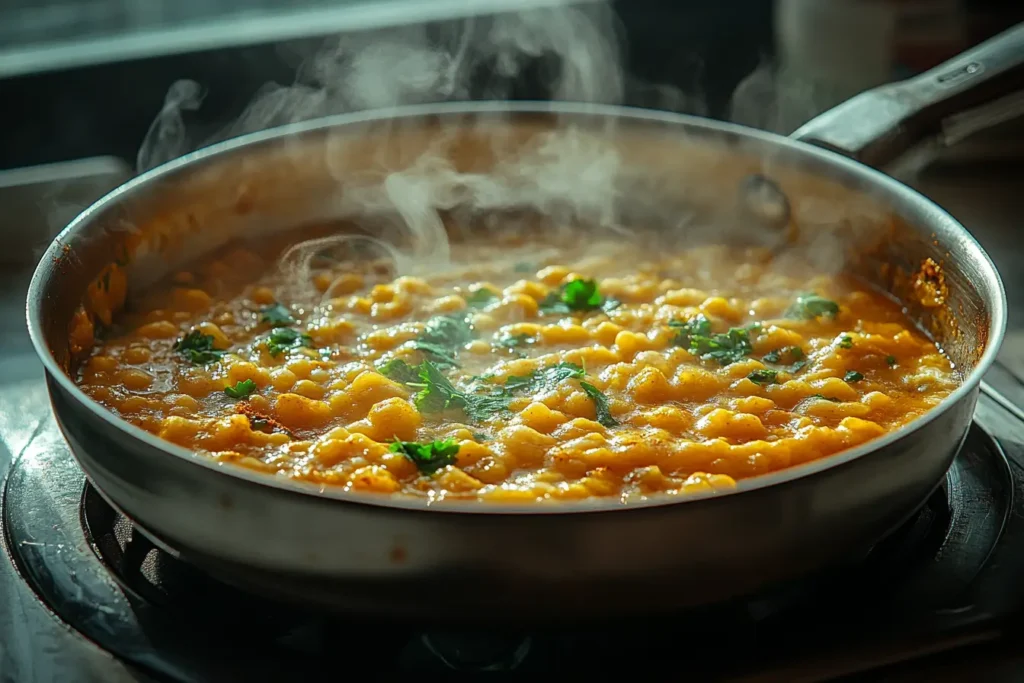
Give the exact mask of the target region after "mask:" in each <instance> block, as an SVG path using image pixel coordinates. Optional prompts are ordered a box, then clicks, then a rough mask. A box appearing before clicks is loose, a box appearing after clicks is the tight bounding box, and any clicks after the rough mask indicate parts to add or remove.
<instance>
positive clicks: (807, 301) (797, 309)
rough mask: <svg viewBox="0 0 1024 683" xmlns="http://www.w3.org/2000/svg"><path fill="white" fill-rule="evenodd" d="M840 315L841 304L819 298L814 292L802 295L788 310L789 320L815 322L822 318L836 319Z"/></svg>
mask: <svg viewBox="0 0 1024 683" xmlns="http://www.w3.org/2000/svg"><path fill="white" fill-rule="evenodd" d="M838 313H839V304H837V303H836V302H835V301H831V300H829V299H826V298H825V297H821V296H818V295H817V294H814V293H813V292H808V293H805V294H800V295H798V296H797V298H796V301H795V302H793V305H792V306H790V307H789V308H788V309H786V313H785V316H786V317H787V318H803V319H804V320H813V319H814V318H818V317H821V316H827V317H829V318H834V317H836V315H837V314H838Z"/></svg>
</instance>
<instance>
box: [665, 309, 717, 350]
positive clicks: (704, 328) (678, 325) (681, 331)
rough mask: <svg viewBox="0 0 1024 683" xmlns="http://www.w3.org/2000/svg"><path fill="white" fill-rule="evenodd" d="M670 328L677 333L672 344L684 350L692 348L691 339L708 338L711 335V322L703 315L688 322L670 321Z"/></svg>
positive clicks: (700, 314) (699, 314) (698, 315)
mask: <svg viewBox="0 0 1024 683" xmlns="http://www.w3.org/2000/svg"><path fill="white" fill-rule="evenodd" d="M668 326H669V327H670V328H672V329H673V330H675V331H676V336H675V337H674V338H673V339H672V343H673V344H675V345H676V346H682V347H683V348H684V349H688V348H690V339H691V338H693V337H707V336H708V335H710V334H711V321H710V320H708V319H707V318H705V317H704V314H703V313H698V314H697V315H696V316H694V317H693V318H691V319H689V320H687V321H686V322H683V321H681V320H670V321H669V323H668Z"/></svg>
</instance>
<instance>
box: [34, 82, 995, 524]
mask: <svg viewBox="0 0 1024 683" xmlns="http://www.w3.org/2000/svg"><path fill="white" fill-rule="evenodd" d="M503 113H504V114H512V115H515V114H520V115H525V114H556V115H559V114H565V115H575V116H596V117H604V118H618V119H629V120H633V121H636V122H645V121H646V122H655V123H665V124H676V125H682V126H683V127H684V128H687V129H689V132H693V131H694V130H696V131H704V132H712V133H718V134H722V133H724V134H726V135H728V136H731V137H733V138H737V139H739V140H749V141H754V142H756V143H758V144H766V145H770V146H775V147H779V148H782V149H784V150H788V151H791V152H795V153H796V154H797V155H799V156H802V157H804V158H806V157H810V158H812V159H815V160H817V161H819V162H821V163H823V164H826V165H829V166H832V167H834V168H836V169H837V170H838V171H841V172H843V173H844V174H846V175H847V176H848V177H853V178H857V179H859V180H861V181H864V182H866V183H867V184H869V185H870V186H871V187H872V188H874V189H875V190H878V191H881V192H882V194H884V195H885V198H886V199H889V200H892V201H891V202H890V204H892V205H893V208H902V209H904V210H906V211H907V212H908V213H913V214H919V215H928V216H929V218H930V220H932V221H937V222H940V223H944V224H945V227H946V228H948V229H949V231H950V232H951V233H953V234H957V233H959V235H960V237H961V238H962V239H963V242H964V243H965V246H967V248H968V249H969V250H970V251H972V252H973V254H971V255H972V257H973V258H974V261H975V265H976V266H977V267H978V268H979V269H980V270H981V271H983V273H984V275H985V279H986V280H987V283H988V284H989V285H992V286H993V287H994V289H995V291H994V292H993V294H995V296H993V301H992V304H993V308H992V311H991V314H990V321H989V333H988V337H987V340H986V347H985V350H984V351H983V352H982V355H981V357H980V358H979V360H978V362H977V363H976V364H975V366H974V368H973V369H972V370H971V372H970V373H968V374H967V376H966V377H964V379H963V381H962V382H961V384H960V386H958V387H957V388H956V389H955V390H954V391H953V392H952V393H950V395H949V396H947V397H946V398H945V399H943V400H942V401H941V402H940V403H939V404H938V405H936V406H933V407H932V408H931V409H929V410H928V411H926V412H925V413H923V414H922V415H920V416H918V417H917V418H915V419H914V420H912V421H911V422H908V423H907V424H905V425H903V426H901V427H900V428H898V429H895V430H893V431H891V432H888V433H887V434H884V435H883V436H881V437H878V438H876V439H873V440H871V441H868V442H866V443H864V444H861V445H860V446H857V447H855V448H851V449H848V450H844V451H840V452H838V453H835V454H832V455H829V456H826V457H824V458H819V459H816V460H813V461H811V462H807V463H803V464H801V465H796V466H794V467H788V468H785V469H782V470H778V471H776V472H771V473H768V474H763V475H759V476H755V477H749V478H746V479H739V480H737V481H736V486H735V487H734V488H732V489H729V490H724V491H715V492H709V493H700V494H690V495H685V496H679V497H669V496H659V497H656V498H651V499H648V500H645V501H637V502H630V503H622V502H619V501H618V499H616V500H615V501H608V500H604V499H586V500H582V501H571V502H534V503H522V504H507V503H490V502H484V501H475V500H442V501H429V500H428V501H424V500H420V499H417V498H405V497H394V496H386V495H381V494H374V493H361V492H357V491H344V490H341V489H340V488H336V487H330V486H325V485H317V484H312V483H309V482H304V481H295V480H292V479H286V478H284V477H275V476H274V475H271V474H265V473H260V472H256V471H254V470H249V469H246V468H244V467H241V466H233V465H225V464H224V463H219V462H217V461H215V460H213V459H211V458H209V457H208V456H205V455H201V454H199V453H197V452H195V451H192V450H189V449H187V448H183V447H181V446H178V445H176V444H173V443H171V442H169V441H165V440H163V439H161V438H160V437H158V436H156V435H155V434H151V433H149V432H147V431H145V430H143V429H141V428H140V427H137V426H135V425H133V424H131V423H129V422H128V421H126V420H124V419H122V418H121V417H119V416H117V415H115V414H114V413H113V412H112V411H110V410H108V409H107V408H106V407H104V406H102V405H101V404H99V403H98V402H96V401H94V400H93V399H92V398H90V397H89V396H88V395H87V394H86V393H85V392H84V391H82V390H81V388H80V387H79V386H78V385H77V384H75V382H74V381H73V380H72V378H71V377H70V376H69V375H68V374H67V373H65V372H64V371H63V369H62V368H61V366H60V364H59V363H58V362H57V359H56V358H55V357H54V355H53V353H52V351H51V349H50V348H49V346H48V345H47V344H46V340H45V338H44V334H43V329H42V320H41V318H42V316H41V314H40V313H41V309H42V296H43V294H44V291H45V288H46V284H47V282H48V281H49V279H50V274H51V272H52V270H53V268H52V265H53V264H54V263H55V262H56V259H57V258H58V257H60V256H61V252H62V250H63V248H64V242H65V241H66V240H67V238H68V237H69V236H70V235H73V234H74V233H76V232H78V231H80V230H82V229H83V228H85V227H87V226H88V225H89V224H90V223H91V221H92V219H93V217H95V216H97V215H98V214H100V213H101V212H102V211H103V210H104V209H105V208H106V207H108V206H109V205H111V204H113V203H115V202H117V201H120V200H121V199H122V198H123V197H125V196H128V195H130V194H132V193H135V192H140V191H142V190H144V189H145V188H146V186H147V185H148V184H149V182H150V181H151V180H152V179H155V178H158V177H160V176H162V175H164V174H167V173H171V172H181V171H183V170H185V169H188V168H190V167H194V166H198V165H201V164H203V163H206V162H208V161H210V160H212V159H216V158H218V157H222V156H227V155H230V154H233V153H236V152H237V151H238V150H240V149H242V148H246V147H249V146H251V145H257V144H270V143H273V142H274V141H276V140H279V139H283V138H286V137H288V136H291V135H297V134H302V133H306V134H309V133H314V132H317V131H326V130H328V129H332V128H339V127H343V126H347V125H352V124H357V123H366V122H371V121H381V120H396V119H408V118H426V117H431V116H453V115H459V114H503ZM780 151H781V150H780ZM140 188H141V189H140ZM897 200H898V201H897ZM26 318H27V322H28V331H29V336H30V338H31V340H32V346H33V348H34V349H35V352H36V355H37V356H38V357H39V359H40V360H41V361H42V363H43V366H44V369H45V371H46V373H47V374H48V375H49V376H50V378H51V380H52V381H54V382H56V383H57V385H58V386H59V388H60V389H61V390H62V391H64V392H66V393H67V394H69V396H70V398H72V399H74V400H75V402H76V403H78V404H80V405H82V406H84V407H85V408H87V409H88V411H89V412H90V413H91V414H92V415H93V416H94V417H96V418H98V419H100V420H101V421H103V422H105V423H106V424H107V426H109V427H112V428H114V429H116V430H117V431H119V432H121V433H123V434H126V435H128V436H130V437H131V438H133V439H136V440H138V441H141V442H142V443H143V444H145V445H146V446H149V447H151V448H153V449H155V450H157V451H160V452H161V454H162V455H167V456H173V457H175V458H178V459H180V460H182V461H184V462H188V463H191V464H193V465H196V466H199V467H202V468H204V469H207V470H210V471H211V472H217V473H220V475H222V476H228V477H232V478H235V479H239V480H242V481H244V482H246V483H248V484H254V485H257V486H264V487H268V488H270V489H274V490H275V491H276V492H277V493H279V494H282V495H289V494H291V495H299V496H303V497H311V498H314V499H316V501H317V502H321V503H329V504H355V505H370V506H373V507H377V508H387V509H390V510H393V511H395V512H400V511H401V512H419V513H441V512H443V513H453V514H463V515H488V516H489V515H518V516H522V515H543V516H546V515H566V514H585V513H590V514H593V513H609V512H618V513H624V512H627V511H640V510H649V509H651V508H661V507H665V506H669V505H683V504H693V503H698V502H701V501H706V500H722V499H727V498H729V497H731V496H735V495H741V494H744V493H753V492H756V491H759V490H762V489H766V488H769V487H772V486H779V485H784V484H787V483H789V482H793V481H795V480H798V479H803V478H806V477H811V476H814V475H816V474H819V473H821V472H824V471H826V470H831V469H833V468H838V467H842V466H843V465H846V464H847V463H850V462H852V461H854V460H858V459H860V458H861V457H865V456H867V455H869V454H871V453H873V452H875V451H878V450H880V449H882V448H885V447H886V446H888V445H889V444H892V443H894V442H896V441H899V440H900V439H902V438H904V437H905V436H906V435H908V434H910V433H913V432H915V431H918V430H919V429H921V428H923V427H924V426H926V425H927V424H929V423H931V422H932V421H934V420H937V419H938V418H940V417H941V416H942V415H943V414H944V413H946V412H947V411H948V410H949V409H950V408H952V406H953V405H955V404H957V403H959V402H960V401H961V400H962V399H964V398H965V397H967V396H968V395H969V394H970V393H971V392H972V391H975V390H976V389H977V388H978V386H979V385H980V383H981V380H982V377H983V375H984V374H985V373H986V372H987V371H988V369H989V368H990V367H991V365H992V363H993V362H994V361H995V359H996V354H997V352H998V350H999V346H1000V344H1001V342H1002V340H1003V336H1004V334H1005V329H1006V322H1007V302H1006V291H1005V288H1004V286H1003V282H1002V279H1001V277H1000V276H999V271H998V270H997V269H996V267H995V264H994V262H993V261H992V259H991V257H990V256H989V255H988V253H987V252H986V251H985V250H984V249H983V248H982V247H981V245H980V244H979V243H978V241H977V240H976V239H975V237H974V235H972V234H971V233H970V232H969V231H968V230H967V229H966V228H965V227H964V226H963V225H962V224H961V223H960V222H959V221H957V220H956V219H955V218H953V216H951V215H950V214H949V213H948V212H947V211H945V210H944V209H942V208H941V207H939V206H938V205H937V204H935V203H934V202H932V201H931V200H929V199H927V198H926V197H924V196H923V195H921V194H920V193H919V192H917V191H916V190H914V189H913V188H910V187H908V186H907V185H905V184H903V183H901V182H900V181H898V180H896V179H895V178H892V177H890V176H888V175H885V174H884V173H882V172H880V171H877V170H875V169H873V168H870V167H868V166H865V165H863V164H861V163H859V162H856V161H854V160H852V159H849V158H847V157H844V156H842V155H840V154H837V153H835V152H832V151H829V150H826V149H823V148H820V147H815V146H813V145H811V144H808V143H805V142H802V141H799V140H795V139H792V138H787V137H783V136H781V135H777V134H774V133H769V132H766V131H760V130H756V129H753V128H748V127H745V126H741V125H738V124H733V123H728V122H723V121H715V120H712V119H706V118H703V117H699V116H692V115H688V114H679V113H675V112H664V111H656V110H649V109H641V108H637V107H627V106H621V105H607V104H588V103H575V102H545V101H520V102H505V101H473V102H444V103H432V104H421V105H410V106H403V107H393V108H387V109H375V110H366V111H360V112H356V113H350V114H339V115H334V116H329V117H323V118H318V119H313V120H310V121H304V122H301V123H296V124H289V125H286V126H279V127H275V128H270V129H267V130H263V131H259V132H256V133H250V134H247V135H243V136H239V137H237V138H233V139H230V140H227V141H224V142H220V143H217V144H215V145H211V146H209V147H206V148H203V149H200V150H197V151H195V152H191V153H189V154H186V155H184V156H182V157H179V158H177V159H174V160H172V161H170V162H168V163H166V164H163V165H161V166H157V167H156V168H153V169H151V170H149V171H147V172H145V173H143V174H140V175H138V176H136V177H135V178H133V179H131V180H129V181H128V182H126V183H124V184H123V185H121V186H119V187H117V188H115V189H114V190H112V191H111V192H109V193H108V194H106V195H104V196H103V197H101V198H100V199H98V200H97V201H96V202H94V203H93V204H92V205H90V206H89V207H88V208H86V209H85V210H84V211H82V212H81V213H80V214H79V215H78V216H76V217H75V218H74V219H73V220H72V221H71V222H70V223H69V224H68V225H67V226H66V227H65V228H64V229H63V230H61V231H60V233H59V234H58V235H57V236H56V237H55V238H54V239H53V241H52V242H51V243H50V245H49V246H48V247H47V248H46V250H45V252H44V253H43V254H42V256H41V259H40V261H39V263H38V264H37V266H36V268H35V271H34V272H33V275H32V279H31V282H30V284H29V288H28V295H27V299H26Z"/></svg>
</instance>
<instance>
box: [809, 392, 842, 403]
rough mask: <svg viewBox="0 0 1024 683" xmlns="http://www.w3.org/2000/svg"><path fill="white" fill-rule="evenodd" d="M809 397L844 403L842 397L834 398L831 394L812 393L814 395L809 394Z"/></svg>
mask: <svg viewBox="0 0 1024 683" xmlns="http://www.w3.org/2000/svg"><path fill="white" fill-rule="evenodd" d="M807 398H817V399H821V400H822V401H832V402H833V403H842V402H843V401H842V399H839V398H833V397H831V396H823V395H821V394H812V395H810V396H808V397H807Z"/></svg>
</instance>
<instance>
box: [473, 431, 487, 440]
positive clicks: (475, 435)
mask: <svg viewBox="0 0 1024 683" xmlns="http://www.w3.org/2000/svg"><path fill="white" fill-rule="evenodd" d="M473 439H474V440H475V441H477V442H484V441H490V440H491V437H489V436H487V435H486V434H484V433H483V432H473Z"/></svg>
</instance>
